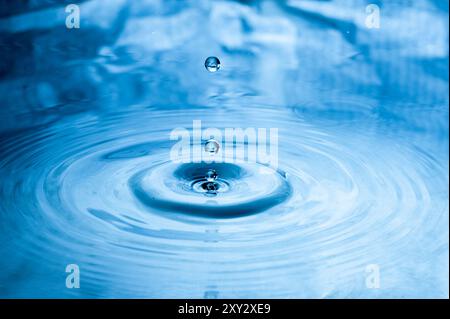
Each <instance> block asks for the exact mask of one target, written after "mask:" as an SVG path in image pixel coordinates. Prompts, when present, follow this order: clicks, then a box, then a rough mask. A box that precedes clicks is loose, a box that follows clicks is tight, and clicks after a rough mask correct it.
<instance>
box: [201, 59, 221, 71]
mask: <svg viewBox="0 0 450 319" xmlns="http://www.w3.org/2000/svg"><path fill="white" fill-rule="evenodd" d="M205 68H206V69H207V70H208V71H209V72H216V71H218V70H219V69H220V61H219V59H218V58H216V57H215V56H210V57H209V58H207V59H206V60H205Z"/></svg>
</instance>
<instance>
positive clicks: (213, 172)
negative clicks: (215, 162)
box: [206, 169, 217, 182]
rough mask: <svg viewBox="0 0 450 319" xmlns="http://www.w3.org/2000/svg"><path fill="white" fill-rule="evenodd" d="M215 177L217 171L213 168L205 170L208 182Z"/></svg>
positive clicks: (212, 180)
mask: <svg viewBox="0 0 450 319" xmlns="http://www.w3.org/2000/svg"><path fill="white" fill-rule="evenodd" d="M216 179H217V172H216V171H215V170H214V169H210V170H208V172H206V180H207V181H208V182H214V181H215V180H216Z"/></svg>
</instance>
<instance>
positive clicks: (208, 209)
mask: <svg viewBox="0 0 450 319" xmlns="http://www.w3.org/2000/svg"><path fill="white" fill-rule="evenodd" d="M212 169H214V170H215V171H216V172H217V175H218V178H217V179H216V180H214V181H212V182H210V181H208V179H207V178H206V177H205V176H207V173H208V171H210V170H212ZM208 185H211V186H209V187H208ZM130 187H131V188H132V189H133V191H134V193H135V195H136V196H137V197H138V198H139V199H140V200H141V201H142V202H144V203H145V204H146V205H148V206H150V207H155V208H160V209H164V210H166V211H172V212H186V213H189V214H193V215H197V216H198V215H202V216H210V217H237V216H245V215H249V214H254V213H257V212H260V211H263V210H266V209H268V208H270V207H272V206H274V205H276V204H278V203H280V202H282V201H283V200H285V199H286V198H287V197H288V196H289V194H290V189H289V185H288V183H287V181H286V180H285V179H284V178H283V177H282V176H281V175H280V174H279V173H278V172H277V171H275V170H273V169H271V168H268V167H266V166H263V165H260V164H253V165H248V164H247V165H245V164H244V165H235V164H228V163H213V164H207V163H198V164H197V163H192V164H183V165H181V166H178V165H177V164H173V163H166V164H165V165H160V166H159V167H156V168H154V169H152V170H151V171H144V172H140V173H138V174H137V175H136V176H134V177H133V178H132V180H131V182H130ZM211 188H213V190H214V193H211ZM208 194H214V198H211V196H204V195H208Z"/></svg>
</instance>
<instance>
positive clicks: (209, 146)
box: [205, 139, 220, 154]
mask: <svg viewBox="0 0 450 319" xmlns="http://www.w3.org/2000/svg"><path fill="white" fill-rule="evenodd" d="M219 148H220V144H219V142H217V141H216V140H214V139H210V140H207V141H206V143H205V152H207V153H209V154H217V152H218V151H219Z"/></svg>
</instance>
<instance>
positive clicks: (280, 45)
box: [0, 0, 449, 298]
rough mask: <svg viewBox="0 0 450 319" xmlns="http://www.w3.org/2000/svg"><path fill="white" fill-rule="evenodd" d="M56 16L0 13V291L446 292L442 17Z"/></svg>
mask: <svg viewBox="0 0 450 319" xmlns="http://www.w3.org/2000/svg"><path fill="white" fill-rule="evenodd" d="M67 3H68V2H67V1H54V2H53V3H51V2H46V3H45V4H40V3H39V2H38V1H29V2H26V1H25V2H17V3H16V4H8V6H6V5H5V4H4V2H0V48H1V51H2V59H1V61H0V97H1V101H2V108H1V109H0V118H1V119H2V121H1V125H0V133H1V137H0V178H1V180H2V183H1V184H0V198H1V201H0V220H1V223H0V240H1V242H2V243H3V244H2V245H1V246H0V255H1V256H2V258H1V260H0V268H1V272H0V296H1V297H161V298H164V297H195V298H203V297H204V298H227V297H244V298H245V297H269V298H284V297H291V298H292V297H297V298H304V297H306V298H308V297H313V298H319V297H327V298H337V297H359V298H371V297H387V298H389V297H448V278H449V276H448V222H449V220H448V212H449V210H448V182H449V178H448V176H449V174H448V136H449V130H448V116H449V113H448V3H447V4H446V5H445V4H444V2H443V1H425V0H422V1H414V4H412V3H410V2H407V1H398V2H396V3H395V4H394V3H391V2H389V3H387V1H386V2H380V1H378V2H377V3H378V4H379V6H380V9H381V25H380V28H379V29H368V28H367V27H366V26H365V22H364V19H365V14H366V13H365V8H366V5H367V3H366V2H364V1H356V0H355V1H327V2H324V1H287V2H275V1H273V2H272V1H261V2H259V1H240V2H238V1H215V2H210V1H183V2H176V1H171V2H166V1H157V0H155V1H134V2H131V1H125V0H122V1H115V2H108V4H105V2H103V1H85V2H82V3H81V5H80V9H81V11H80V12H81V22H80V28H79V29H70V30H69V29H67V28H66V27H65V17H66V13H65V12H64V8H65V4H67ZM208 57H218V58H219V59H220V62H218V61H217V62H218V63H220V70H218V71H217V72H208V71H207V70H205V66H206V68H208V66H207V63H206V62H205V59H207V58H208ZM210 62H211V61H210ZM212 62H214V63H215V64H214V63H213V64H214V65H213V66H212V67H213V68H217V69H218V68H219V64H217V63H216V61H212ZM208 63H209V62H208ZM208 65H209V64H208ZM213 71H214V70H213ZM195 120H201V121H202V122H203V124H204V126H205V127H215V128H220V129H223V128H229V127H240V128H246V127H255V128H272V127H276V128H278V130H279V146H278V154H279V161H278V169H277V170H274V169H272V168H270V167H267V166H264V165H262V164H259V163H253V164H251V163H250V164H249V163H247V164H244V163H243V164H225V163H223V164H220V165H217V164H204V163H203V164H202V163H200V164H181V163H179V164H177V163H173V162H171V161H170V158H169V152H170V149H171V147H172V146H173V144H174V141H171V140H170V139H169V136H170V132H171V131H172V130H173V129H174V128H177V127H185V128H188V129H189V128H191V127H192V123H193V121H195ZM209 143H212V144H208V145H207V149H208V150H209V149H211V150H213V151H212V152H211V153H214V152H215V151H216V149H215V147H216V148H217V145H215V144H214V142H213V141H209ZM68 264H77V265H79V267H80V275H81V288H80V289H67V288H66V287H65V278H66V275H67V274H66V273H65V268H66V265H68ZM371 265H372V266H373V265H376V266H377V267H378V268H377V269H379V271H380V287H379V289H371V288H370V287H368V286H367V283H366V279H367V276H368V273H367V271H366V270H367V269H372V268H370V267H372V266H371ZM368 266H369V268H368Z"/></svg>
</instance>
